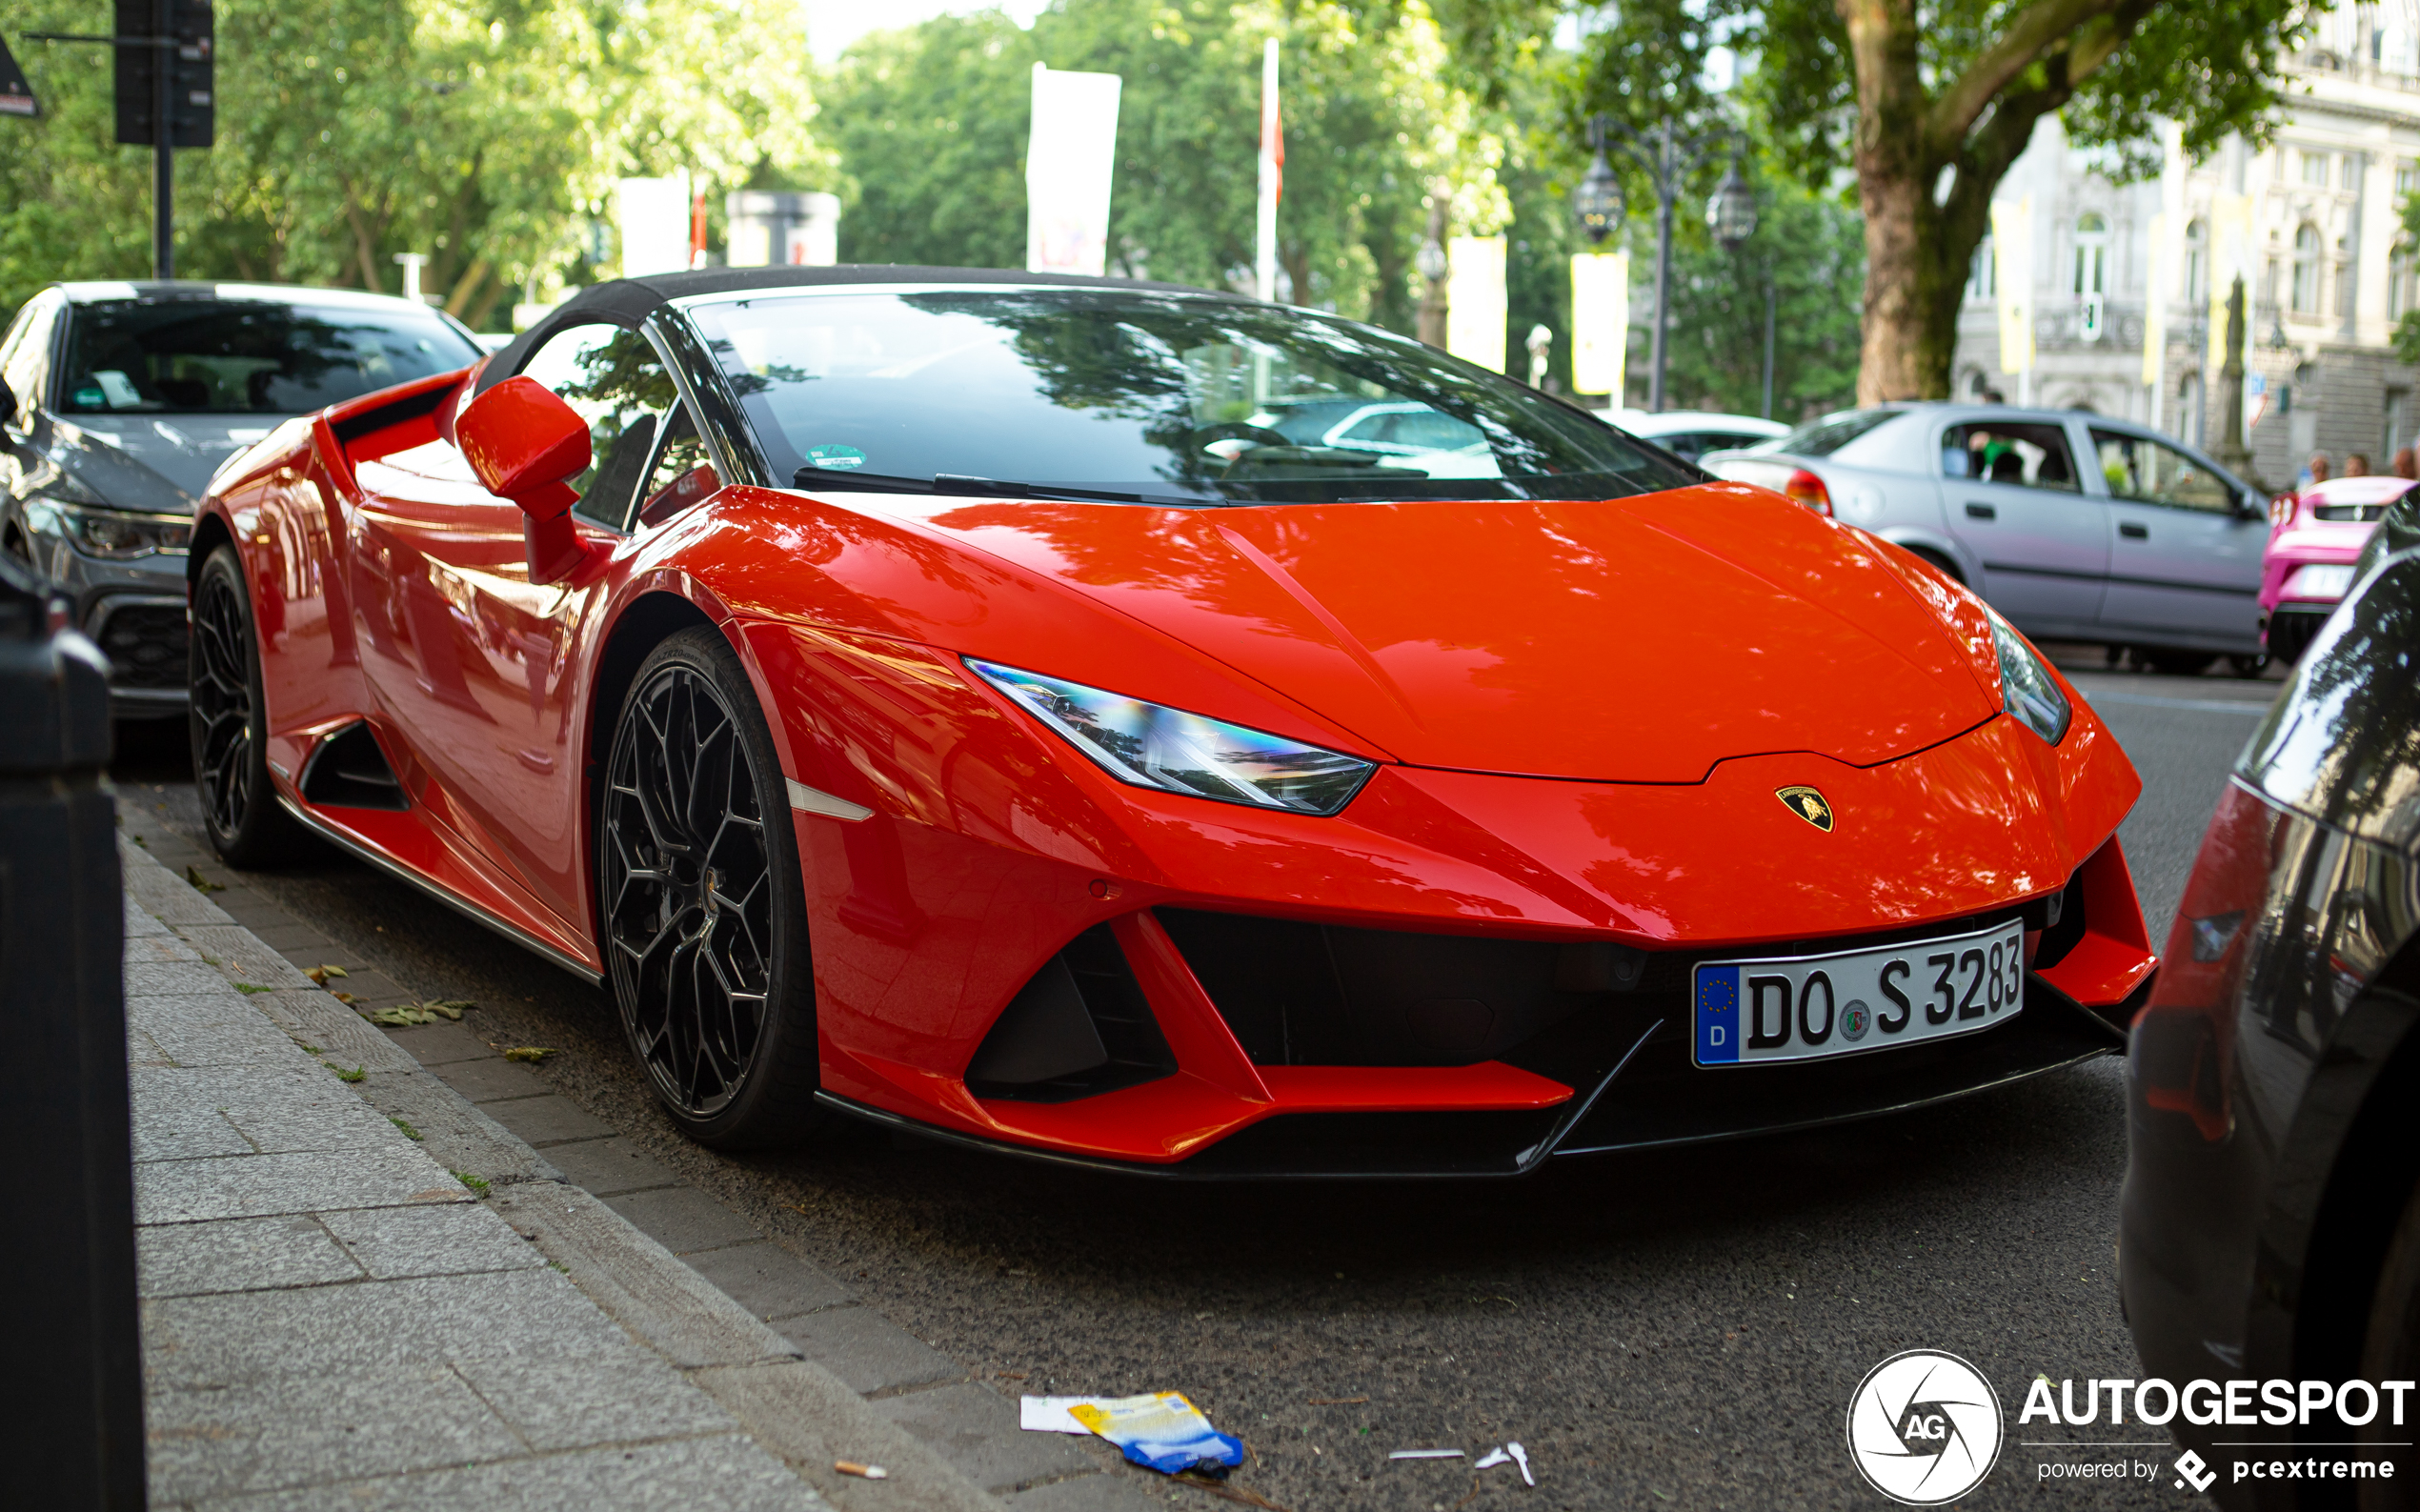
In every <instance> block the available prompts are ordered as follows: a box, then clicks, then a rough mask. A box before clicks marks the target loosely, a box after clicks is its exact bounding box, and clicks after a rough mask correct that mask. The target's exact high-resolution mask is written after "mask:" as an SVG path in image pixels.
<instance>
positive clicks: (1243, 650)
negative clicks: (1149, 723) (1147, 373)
mask: <svg viewBox="0 0 2420 1512" xmlns="http://www.w3.org/2000/svg"><path fill="white" fill-rule="evenodd" d="M861 502H862V503H865V504H876V503H877V501H876V500H872V499H865V500H862V501H861ZM878 505H879V507H881V508H884V509H886V510H888V509H896V510H897V512H898V513H900V514H916V515H919V516H921V518H922V520H923V522H924V523H925V524H926V525H927V526H928V527H929V528H932V529H935V530H938V531H939V532H941V533H943V534H948V535H951V536H954V537H956V538H957V539H959V540H961V541H963V542H965V543H966V544H967V545H969V546H972V547H975V548H978V549H979V550H981V551H983V552H986V553H989V554H993V555H995V556H998V557H1002V558H1005V559H1007V560H1010V561H1013V562H1015V563H1017V564H1018V565H1019V566H1022V567H1024V568H1026V569H1027V570H1029V571H1032V572H1035V573H1039V574H1042V575H1048V576H1051V577H1054V578H1057V579H1059V581H1061V582H1064V583H1066V584H1068V585H1070V586H1072V587H1074V588H1076V589H1078V590H1079V591H1080V592H1082V593H1084V594H1086V595H1089V596H1091V597H1093V598H1094V599H1096V600H1097V601H1099V602H1101V603H1103V604H1105V605H1108V606H1112V607H1114V608H1117V609H1119V610H1122V611H1124V612H1125V613H1127V614H1129V615H1133V616H1135V617H1136V618H1138V619H1139V620H1142V621H1144V622H1146V623H1148V624H1151V625H1154V626H1157V627H1159V628H1160V629H1161V630H1162V631H1164V632H1166V633H1168V634H1170V635H1175V636H1176V637H1178V638H1179V639H1180V640H1184V641H1186V642H1188V643H1190V644H1192V645H1193V646H1195V647H1196V648H1198V649H1200V651H1202V652H1204V653H1206V654H1207V655H1212V656H1215V657H1217V658H1219V659H1220V660H1221V661H1223V662H1225V663H1226V664H1227V665H1229V666H1231V667H1234V668H1236V669H1238V670H1239V671H1241V672H1243V673H1245V674H1247V675H1250V676H1252V677H1254V678H1256V679H1258V680H1259V681H1260V682H1261V683H1264V684H1266V685H1267V686H1269V687H1270V688H1273V689H1275V690H1277V691H1278V692H1280V693H1281V694H1283V695H1284V696H1287V697H1289V698H1291V699H1293V700H1294V701H1296V702H1298V703H1300V704H1301V705H1303V706H1305V707H1307V708H1309V709H1312V710H1315V711H1317V712H1318V713H1319V714H1321V715H1322V716H1325V717H1327V718H1329V719H1331V720H1333V721H1335V722H1336V723H1338V724H1340V725H1341V726H1343V727H1344V728H1346V729H1348V730H1351V731H1353V732H1354V733H1355V734H1357V735H1359V736H1361V737H1362V738H1363V739H1365V740H1367V741H1369V742H1370V743H1372V744H1373V745H1375V746H1377V747H1378V748H1380V749H1381V750H1383V751H1386V752H1388V753H1389V754H1391V755H1393V756H1395V757H1397V758H1398V759H1399V760H1402V761H1405V762H1408V763H1410V764H1412V765H1416V766H1429V767H1447V768H1455V769H1460V770H1463V771H1474V772H1503V773H1518V774H1528V775H1533V776H1557V777H1581V778H1595V779H1603V780H1621V781H1634V782H1696V781H1700V780H1703V779H1704V776H1705V775H1706V773H1707V772H1708V771H1709V770H1711V769H1712V767H1713V766H1714V764H1715V763H1716V762H1717V761H1720V760H1722V759H1723V758H1724V757H1726V756H1746V755H1750V754H1754V753H1760V752H1779V751H1812V752H1819V753H1821V754H1823V755H1825V756H1832V757H1834V758H1836V759H1838V760H1841V761H1845V762H1849V763H1851V764H1854V765H1859V766H1870V765H1872V764H1874V763H1876V762H1880V761H1886V760H1889V759H1891V758H1893V757H1896V756H1906V755H1907V754H1909V753H1911V752H1915V751H1919V750H1922V749H1924V748H1925V747H1926V746H1929V745H1933V744H1935V743H1937V742H1939V741H1942V740H1944V739H1946V738H1948V737H1949V736H1953V735H1956V734H1958V733H1959V732H1960V731H1963V730H1966V729H1969V728H1971V727H1973V726H1974V725H1976V724H1978V723H1980V722H1982V721H1983V720H1984V719H1986V718H1988V717H1989V716H1991V714H1992V713H1993V712H1994V710H1996V709H1997V707H1998V700H1997V698H1996V696H1991V695H1988V694H1986V691H1985V688H1984V686H1983V684H1982V682H1981V681H1980V680H1979V677H1978V675H1977V673H1976V671H1975V669H1974V663H1973V661H1972V660H1971V658H1970V656H1969V655H1968V654H1967V652H1966V650H1965V649H1964V648H1962V647H1961V646H1960V644H1959V643H1958V642H1957V640H1956V639H1955V638H1954V637H1953V636H1952V635H1951V634H1950V632H1949V631H1948V629H1947V628H1946V627H1945V626H1944V625H1943V623H1942V622H1941V620H1940V619H1939V618H1938V617H1937V616H1936V615H1934V614H1933V613H1932V612H1931V611H1930V610H1928V609H1927V608H1926V607H1924V606H1923V605H1922V604H1921V603H1919V601H1918V600H1917V598H1916V597H1915V595H1913V594H1911V593H1910V592H1909V591H1908V589H1907V588H1906V586H1904V584H1903V582H1902V580H1901V578H1900V576H1899V574H1898V570H1897V569H1894V568H1891V567H1887V566H1886V565H1885V564H1884V563H1883V562H1882V561H1881V560H1880V559H1879V556H1878V554H1877V553H1876V551H1875V550H1874V548H1873V547H1872V545H1871V543H1870V542H1868V541H1867V540H1866V539H1865V537H1864V536H1863V535H1862V534H1860V533H1858V532H1855V531H1853V530H1850V529H1848V528H1845V527H1843V526H1839V525H1836V524H1834V523H1832V522H1831V521H1828V520H1825V519H1823V518H1820V517H1819V516H1817V515H1815V514H1812V513H1810V512H1809V511H1807V510H1805V509H1803V508H1801V507H1799V506H1797V505H1795V504H1791V503H1787V502H1785V501H1784V500H1783V499H1782V498H1781V497H1780V496H1779V495H1777V494H1771V493H1768V492H1766V491H1765V490H1762V489H1755V488H1749V487H1746V486H1744V485H1739V484H1723V483H1716V484H1707V485H1703V486H1700V487H1695V488H1690V489H1684V490H1679V491H1676V492H1672V493H1666V494H1652V495H1649V496H1646V497H1644V498H1631V499H1617V500H1613V501H1610V502H1586V503H1563V502H1528V501H1514V502H1492V501H1491V502H1478V503H1472V502H1452V503H1425V502H1423V503H1412V504H1336V505H1282V506H1254V507H1235V508H1226V509H1204V510H1154V509H1143V508H1136V507H1133V506H1119V505H1086V504H1058V503H1034V502H1018V503H980V504H969V505H958V506H951V505H949V504H948V503H947V502H946V501H944V500H938V499H925V498H910V497H898V498H886V499H882V500H880V501H878ZM958 649H962V650H966V651H970V652H973V653H976V654H978V655H979V654H981V652H982V648H980V647H974V646H969V647H964V648H958ZM1033 670H1034V671H1037V672H1045V673H1052V674H1056V675H1061V676H1066V677H1070V678H1074V679H1076V680H1079V681H1080V680H1083V679H1084V676H1085V669H1084V668H1082V667H1078V666H1065V667H1037V668H1034V669H1033ZM1116 691H1117V692H1120V693H1126V694H1132V695H1136V696H1143V697H1148V696H1151V694H1152V691H1153V690H1151V689H1149V688H1124V687H1121V688H1118V689H1117V690H1116Z"/></svg>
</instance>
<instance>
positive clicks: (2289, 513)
mask: <svg viewBox="0 0 2420 1512" xmlns="http://www.w3.org/2000/svg"><path fill="white" fill-rule="evenodd" d="M2293 517H2294V495H2292V494H2278V495H2277V496H2276V497H2275V498H2272V499H2270V500H2269V524H2271V525H2283V524H2285V523H2286V522H2287V521H2288V520H2290V519H2292V518H2293Z"/></svg>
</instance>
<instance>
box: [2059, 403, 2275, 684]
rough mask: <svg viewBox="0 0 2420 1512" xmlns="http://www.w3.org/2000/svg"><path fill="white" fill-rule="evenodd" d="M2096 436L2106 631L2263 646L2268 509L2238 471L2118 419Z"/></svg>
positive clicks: (2229, 647)
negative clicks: (2103, 496)
mask: <svg viewBox="0 0 2420 1512" xmlns="http://www.w3.org/2000/svg"><path fill="white" fill-rule="evenodd" d="M2090 434H2091V440H2092V449H2093V453H2094V455H2095V460H2096V461H2097V462H2098V464H2099V471H2100V474H2101V476H2102V478H2103V480H2104V481H2105V483H2106V484H2107V488H2108V491H2109V505H2108V513H2109V591H2108V593H2107V595H2106V596H2104V598H2103V599H2102V602H2101V625H2102V632H2103V634H2104V635H2107V636H2108V637H2109V638H2111V639H2122V638H2124V637H2125V636H2127V635H2130V634H2131V635H2159V636H2164V637H2167V638H2168V639H2170V640H2182V641H2184V642H2186V643H2188V644H2190V645H2194V646H2204V647H2208V649H2210V650H2213V651H2238V652H2249V651H2253V650H2256V649H2257V648H2258V647H2259V644H2260V559H2261V552H2262V549H2263V548H2264V547H2266V546H2267V545H2268V543H2269V520H2268V516H2267V515H2266V514H2255V513H2254V512H2251V511H2248V510H2246V509H2244V508H2243V498H2244V495H2243V492H2242V487H2241V485H2239V484H2237V483H2236V482H2235V481H2234V480H2233V479H2232V478H2229V477H2228V475H2227V474H2224V473H2221V472H2219V471H2218V470H2217V469H2215V468H2213V467H2212V466H2210V464H2208V462H2205V461H2203V460H2201V459H2200V458H2198V457H2195V456H2192V455H2190V454H2188V453H2185V452H2183V451H2180V450H2179V449H2177V448H2176V447H2173V446H2170V445H2168V444H2167V443H2166V442H2163V441H2157V440H2154V439H2152V438H2151V437H2150V436H2148V435H2144V434H2141V433H2136V432H2134V431H2131V430H2121V429H2119V428H2118V427H2116V426H2097V425H2096V426H2093V427H2091V428H2090Z"/></svg>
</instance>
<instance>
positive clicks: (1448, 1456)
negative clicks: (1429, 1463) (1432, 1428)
mask: <svg viewBox="0 0 2420 1512" xmlns="http://www.w3.org/2000/svg"><path fill="white" fill-rule="evenodd" d="M1387 1458H1388V1459H1390V1460H1459V1459H1461V1458H1462V1451H1461V1450H1460V1449H1398V1450H1396V1451H1395V1452H1394V1453H1393V1454H1390V1455H1388V1456H1387Z"/></svg>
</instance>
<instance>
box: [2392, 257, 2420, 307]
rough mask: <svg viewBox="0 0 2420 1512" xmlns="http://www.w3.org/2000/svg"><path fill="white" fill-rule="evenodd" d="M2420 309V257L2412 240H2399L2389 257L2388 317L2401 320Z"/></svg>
mask: <svg viewBox="0 0 2420 1512" xmlns="http://www.w3.org/2000/svg"><path fill="white" fill-rule="evenodd" d="M2415 309H2420V258H2415V257H2414V256H2413V255H2412V247H2411V244H2410V242H2397V243H2396V244H2395V250H2394V252H2392V253H2391V254H2390V256H2389V257H2388V258H2387V318H2388V319H2389V320H2401V319H2402V318H2403V317H2404V316H2405V315H2407V314H2410V312H2412V311H2413V310H2415Z"/></svg>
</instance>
